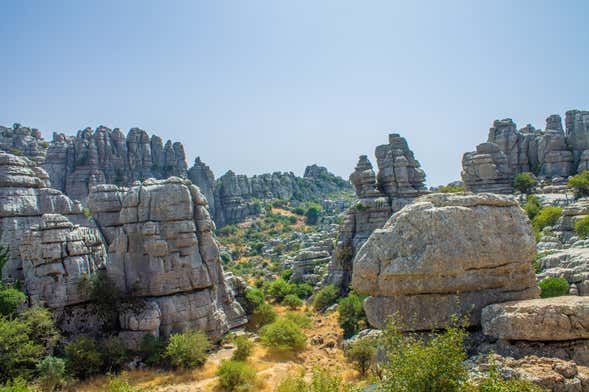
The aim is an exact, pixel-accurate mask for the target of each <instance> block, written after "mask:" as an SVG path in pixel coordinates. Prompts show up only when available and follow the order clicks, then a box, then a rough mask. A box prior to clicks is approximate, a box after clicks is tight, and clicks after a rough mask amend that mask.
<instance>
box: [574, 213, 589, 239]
mask: <svg viewBox="0 0 589 392" xmlns="http://www.w3.org/2000/svg"><path fill="white" fill-rule="evenodd" d="M575 233H577V235H578V236H579V237H581V238H583V239H586V238H587V237H589V215H587V216H586V217H584V218H581V219H579V220H578V221H576V222H575Z"/></svg>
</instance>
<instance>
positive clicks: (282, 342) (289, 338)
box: [260, 319, 307, 350]
mask: <svg viewBox="0 0 589 392" xmlns="http://www.w3.org/2000/svg"><path fill="white" fill-rule="evenodd" d="M260 336H261V339H262V344H263V345H264V346H266V347H269V348H273V349H278V350H301V349H303V348H304V347H305V343H306V341H307V336H306V335H305V334H304V333H303V331H302V330H301V328H300V327H299V326H298V325H297V324H295V323H294V322H292V321H290V320H286V319H278V320H277V321H275V322H273V323H272V324H269V325H266V326H265V327H263V328H262V329H261V330H260Z"/></svg>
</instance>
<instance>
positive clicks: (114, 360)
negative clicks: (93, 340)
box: [100, 336, 129, 372]
mask: <svg viewBox="0 0 589 392" xmlns="http://www.w3.org/2000/svg"><path fill="white" fill-rule="evenodd" d="M100 354H101V355H102V362H103V363H104V367H105V369H106V370H107V371H109V372H117V371H119V370H120V369H121V368H122V367H123V365H124V364H125V362H127V360H128V359H129V353H128V352H127V349H126V348H125V344H124V343H123V341H122V340H121V338H119V337H118V336H110V337H108V338H106V339H104V340H102V341H101V342H100Z"/></svg>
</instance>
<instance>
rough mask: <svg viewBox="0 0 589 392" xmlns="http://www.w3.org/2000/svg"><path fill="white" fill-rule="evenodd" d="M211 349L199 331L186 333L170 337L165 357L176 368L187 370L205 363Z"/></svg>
mask: <svg viewBox="0 0 589 392" xmlns="http://www.w3.org/2000/svg"><path fill="white" fill-rule="evenodd" d="M210 347H211V343H210V342H209V339H208V337H207V336H206V335H205V334H204V333H203V332H201V331H187V332H183V333H180V334H174V335H172V336H171V337H170V340H169V342H168V346H167V347H166V352H165V354H164V355H165V356H166V357H167V358H168V359H169V360H170V363H171V364H172V366H174V367H176V368H183V369H189V368H193V367H196V366H201V365H203V364H204V363H205V361H206V360H207V356H208V350H209V349H210Z"/></svg>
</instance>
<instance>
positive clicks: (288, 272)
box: [274, 244, 293, 282]
mask: <svg viewBox="0 0 589 392" xmlns="http://www.w3.org/2000/svg"><path fill="white" fill-rule="evenodd" d="M280 245H282V244H280ZM274 249H276V248H274ZM292 273H293V270H292V269H290V268H289V269H285V270H284V271H282V273H281V274H280V277H281V278H282V279H284V280H286V281H287V282H288V281H289V280H290V277H291V276H292Z"/></svg>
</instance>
